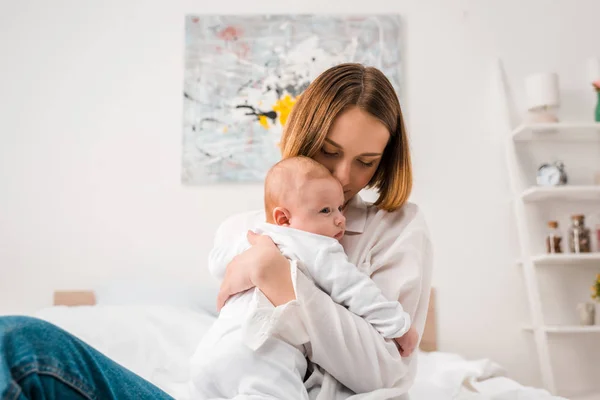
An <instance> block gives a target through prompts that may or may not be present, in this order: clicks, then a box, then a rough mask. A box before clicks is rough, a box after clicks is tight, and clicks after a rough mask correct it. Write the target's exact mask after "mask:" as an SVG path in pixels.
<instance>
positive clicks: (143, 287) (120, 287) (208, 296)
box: [94, 278, 219, 316]
mask: <svg viewBox="0 0 600 400" xmlns="http://www.w3.org/2000/svg"><path fill="white" fill-rule="evenodd" d="M94 292H95V294H96V304H97V305H134V304H137V305H170V306H175V307H184V308H190V309H192V310H195V311H198V312H200V311H204V312H208V313H209V314H212V315H215V316H216V315H217V294H218V292H219V287H218V285H217V284H216V282H214V281H210V282H202V283H195V282H191V283H184V282H181V281H165V280H161V281H156V280H150V279H138V278H136V279H135V280H133V279H132V280H115V281H111V282H109V283H106V284H102V285H99V286H98V287H96V288H95V289H94Z"/></svg>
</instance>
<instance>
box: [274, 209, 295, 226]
mask: <svg viewBox="0 0 600 400" xmlns="http://www.w3.org/2000/svg"><path fill="white" fill-rule="evenodd" d="M290 218H291V215H290V212H289V211H288V210H287V209H285V208H283V207H275V209H274V210H273V221H275V225H279V226H289V225H290Z"/></svg>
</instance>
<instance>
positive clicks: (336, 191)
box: [290, 179, 346, 240]
mask: <svg viewBox="0 0 600 400" xmlns="http://www.w3.org/2000/svg"><path fill="white" fill-rule="evenodd" d="M299 197H300V198H299V199H297V202H296V204H295V207H294V208H293V209H292V210H290V211H291V214H292V215H291V219H290V227H291V228H295V229H299V230H302V231H306V232H311V233H316V234H318V235H323V236H329V237H332V238H335V239H337V240H340V239H341V238H342V237H343V236H344V231H345V230H346V217H344V215H343V214H342V207H343V205H344V191H343V189H342V185H341V184H340V183H339V182H338V181H337V180H335V179H313V180H311V181H308V182H306V184H305V185H304V186H303V188H302V193H301V195H300V196H299Z"/></svg>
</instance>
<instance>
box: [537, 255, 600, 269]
mask: <svg viewBox="0 0 600 400" xmlns="http://www.w3.org/2000/svg"><path fill="white" fill-rule="evenodd" d="M531 261H533V262H534V263H535V264H543V265H585V266H591V267H594V266H596V267H600V253H579V254H576V253H564V254H540V255H537V256H533V257H531Z"/></svg>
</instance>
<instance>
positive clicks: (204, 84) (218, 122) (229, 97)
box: [182, 15, 402, 185]
mask: <svg viewBox="0 0 600 400" xmlns="http://www.w3.org/2000/svg"><path fill="white" fill-rule="evenodd" d="M185 34H186V36H185V71H184V88H183V91H184V93H183V101H184V113H183V151H182V182H183V183H184V184H188V185H204V184H211V183H227V182H230V183H233V182H261V181H262V180H263V179H264V176H265V174H266V172H267V170H268V169H269V168H270V167H271V166H272V165H273V164H274V163H276V162H277V161H278V160H279V159H280V152H279V147H278V143H279V140H280V138H281V132H282V128H283V126H284V125H285V122H286V119H287V117H288V115H289V112H290V110H291V108H292V107H293V105H294V103H295V101H296V99H297V98H298V96H299V95H301V94H302V92H303V91H304V89H306V87H307V86H308V85H309V83H310V82H311V81H312V80H313V79H315V78H316V77H317V76H318V75H319V74H320V73H321V72H323V71H324V70H326V69H327V68H329V67H331V66H333V65H336V64H339V63H342V62H358V63H362V64H365V65H370V66H375V67H378V68H379V69H381V70H382V71H383V72H384V73H385V74H386V76H387V77H388V78H389V79H390V81H391V82H392V84H393V85H394V88H395V89H396V91H397V93H398V94H401V93H402V87H401V82H402V80H401V78H402V70H401V55H402V54H401V46H400V40H401V37H400V36H401V31H400V17H399V16H397V15H369V16H351V15H340V16H335V15H269V16H258V15H257V16H248V15H244V16H235V15H227V16H214V15H188V16H186V19H185Z"/></svg>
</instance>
